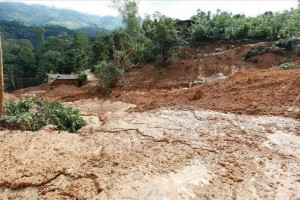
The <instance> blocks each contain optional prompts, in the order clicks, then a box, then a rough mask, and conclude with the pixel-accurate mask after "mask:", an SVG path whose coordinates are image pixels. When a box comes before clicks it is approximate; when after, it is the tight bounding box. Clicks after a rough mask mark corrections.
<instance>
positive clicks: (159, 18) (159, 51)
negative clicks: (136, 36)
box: [143, 12, 181, 66]
mask: <svg viewBox="0 0 300 200" xmlns="http://www.w3.org/2000/svg"><path fill="white" fill-rule="evenodd" d="M143 29H144V31H145V35H146V37H147V38H148V39H150V40H151V48H152V53H153V54H154V55H156V58H157V59H158V60H159V61H161V63H160V64H161V65H162V66H165V65H166V64H167V63H168V61H169V58H170V57H172V55H173V53H174V50H175V47H176V46H177V45H178V44H179V43H180V41H181V40H180V38H179V37H178V35H177V32H176V29H175V22H174V21H173V19H172V18H170V17H166V16H165V15H162V14H160V13H159V12H156V13H155V14H154V15H153V20H151V19H150V17H146V18H145V20H144V23H143Z"/></svg>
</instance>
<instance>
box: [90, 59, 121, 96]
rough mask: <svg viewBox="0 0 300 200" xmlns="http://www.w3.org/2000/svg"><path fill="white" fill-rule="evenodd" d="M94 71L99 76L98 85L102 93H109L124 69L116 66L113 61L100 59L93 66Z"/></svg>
mask: <svg viewBox="0 0 300 200" xmlns="http://www.w3.org/2000/svg"><path fill="white" fill-rule="evenodd" d="M94 70H95V73H96V74H97V76H98V77H99V82H98V87H99V90H100V92H101V93H102V94H104V95H109V94H110V92H111V90H112V88H113V87H114V86H115V85H116V84H117V82H118V79H119V78H120V77H121V76H122V75H123V74H124V70H123V69H121V68H118V67H117V66H116V65H115V64H114V62H112V61H111V62H109V63H107V62H105V61H101V62H100V63H99V64H98V65H95V66H94Z"/></svg>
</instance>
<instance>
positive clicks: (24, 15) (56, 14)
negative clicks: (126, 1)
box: [0, 2, 122, 30]
mask: <svg viewBox="0 0 300 200" xmlns="http://www.w3.org/2000/svg"><path fill="white" fill-rule="evenodd" d="M0 7H1V12H0V20H7V21H20V22H23V23H24V24H26V25H31V26H32V25H43V26H45V25H58V26H61V27H66V28H68V29H79V28H85V27H95V26H97V27H103V28H105V29H109V30H112V29H114V28H116V27H118V26H121V25H122V22H121V19H120V18H119V17H114V16H103V17H100V16H95V15H88V14H83V13H80V12H77V11H73V10H66V9H57V8H51V7H47V6H42V5H28V4H24V3H17V2H0Z"/></svg>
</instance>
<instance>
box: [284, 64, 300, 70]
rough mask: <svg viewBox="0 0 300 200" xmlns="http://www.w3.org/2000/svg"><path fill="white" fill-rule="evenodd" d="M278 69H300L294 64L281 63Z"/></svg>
mask: <svg viewBox="0 0 300 200" xmlns="http://www.w3.org/2000/svg"><path fill="white" fill-rule="evenodd" d="M279 68H280V69H284V70H289V69H300V66H299V65H297V64H295V63H283V64H281V65H280V66H279Z"/></svg>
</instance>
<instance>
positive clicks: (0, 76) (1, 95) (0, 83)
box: [0, 36, 4, 117]
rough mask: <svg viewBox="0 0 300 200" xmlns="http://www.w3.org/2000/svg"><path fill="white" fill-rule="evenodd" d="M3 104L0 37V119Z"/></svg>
mask: <svg viewBox="0 0 300 200" xmlns="http://www.w3.org/2000/svg"><path fill="white" fill-rule="evenodd" d="M3 104H4V81H3V60H2V43H1V36H0V117H2V116H3V111H4V109H3Z"/></svg>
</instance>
